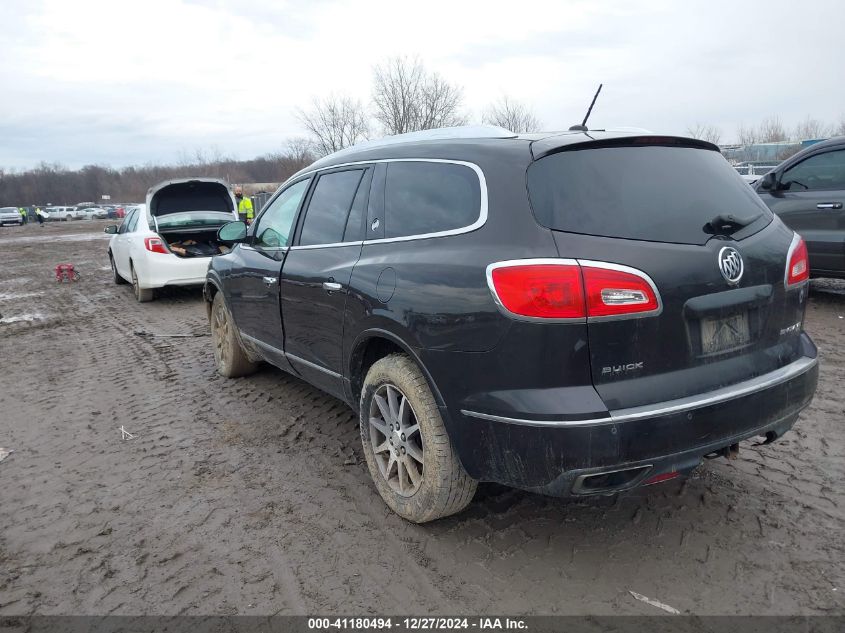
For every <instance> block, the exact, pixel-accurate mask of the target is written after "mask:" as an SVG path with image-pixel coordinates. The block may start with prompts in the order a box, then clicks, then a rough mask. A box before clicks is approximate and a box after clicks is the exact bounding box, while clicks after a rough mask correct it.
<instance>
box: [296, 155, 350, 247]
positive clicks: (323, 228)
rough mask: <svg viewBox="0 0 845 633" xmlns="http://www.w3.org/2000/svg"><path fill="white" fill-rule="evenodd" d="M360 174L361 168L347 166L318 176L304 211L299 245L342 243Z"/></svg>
mask: <svg viewBox="0 0 845 633" xmlns="http://www.w3.org/2000/svg"><path fill="white" fill-rule="evenodd" d="M363 175H364V170H363V169H351V170H347V171H336V172H332V173H328V174H323V175H321V176H320V179H319V180H318V181H317V184H316V186H315V187H314V193H313V194H311V200H310V202H309V203H308V209H307V211H306V212H305V221H304V222H303V224H302V231H301V233H300V236H299V245H300V246H312V245H317V244H336V243H339V242H343V234H344V231H345V229H346V223H347V220H348V218H349V212H350V210H351V209H352V202H353V200H354V198H355V192H356V191H358V185H359V184H360V183H361V176H363Z"/></svg>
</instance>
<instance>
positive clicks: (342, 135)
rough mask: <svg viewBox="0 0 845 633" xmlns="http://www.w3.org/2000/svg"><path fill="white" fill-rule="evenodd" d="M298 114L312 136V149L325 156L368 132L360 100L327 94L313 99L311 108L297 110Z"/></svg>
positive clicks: (363, 136) (367, 134)
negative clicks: (328, 95)
mask: <svg viewBox="0 0 845 633" xmlns="http://www.w3.org/2000/svg"><path fill="white" fill-rule="evenodd" d="M297 117H298V118H299V120H300V121H301V122H302V124H303V125H304V126H305V128H306V129H307V130H308V132H310V133H311V135H312V136H313V139H314V145H313V147H314V151H315V152H316V153H317V154H320V155H322V156H325V155H327V154H331V153H332V152H337V151H339V150H342V149H344V148H346V147H349V146H350V145H354V144H355V143H358V142H359V141H363V140H365V139H366V138H367V137H368V136H369V124H368V123H367V116H366V114H365V112H364V107H363V106H362V105H361V102H360V101H357V100H354V99H352V98H350V97H337V96H330V97H328V98H326V99H314V101H313V103H312V105H311V109H310V110H309V111H307V112H306V111H305V110H302V109H299V110H297Z"/></svg>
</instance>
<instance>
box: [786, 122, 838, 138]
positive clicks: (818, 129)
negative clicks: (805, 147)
mask: <svg viewBox="0 0 845 633" xmlns="http://www.w3.org/2000/svg"><path fill="white" fill-rule="evenodd" d="M832 133H833V126H832V125H828V124H827V123H822V122H821V121H819V120H818V119H812V118H810V116H807V118H806V119H804V120H803V121H801V123H799V124H798V125H796V126H795V140H796V141H805V140H807V139H816V138H827V137H828V136H830V135H831V134H832Z"/></svg>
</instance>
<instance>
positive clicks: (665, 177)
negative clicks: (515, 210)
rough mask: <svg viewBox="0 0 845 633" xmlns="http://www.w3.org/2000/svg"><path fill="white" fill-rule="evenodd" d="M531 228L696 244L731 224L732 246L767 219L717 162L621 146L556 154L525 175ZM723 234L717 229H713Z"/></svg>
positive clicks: (686, 150)
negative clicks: (729, 218)
mask: <svg viewBox="0 0 845 633" xmlns="http://www.w3.org/2000/svg"><path fill="white" fill-rule="evenodd" d="M528 194H529V197H530V199H531V206H532V208H533V209H534V215H535V216H536V218H537V221H538V222H539V223H540V224H542V225H543V226H546V227H549V228H551V229H554V230H557V231H567V232H570V233H583V234H587V235H599V236H604V237H618V238H626V239H634V240H649V241H653V242H676V243H682V244H704V243H705V242H707V240H708V239H710V238H711V237H712V235H713V232H714V229H713V228H712V227H713V224H710V223H711V221H713V220H716V219H717V218H719V217H720V216H721V217H722V218H724V217H725V216H733V218H734V219H736V220H738V223H735V224H734V225H733V226H732V227H731V228H729V229H723V230H727V231H729V232H730V235H731V236H732V237H733V238H734V239H742V238H743V237H748V236H749V235H752V234H754V233H756V232H757V231H759V230H761V229H762V228H764V227H765V226H766V225H768V224H769V222H771V219H772V214H771V212H770V211H769V209H768V207H766V205H765V204H764V203H763V201H762V200H760V199H759V197H758V196H757V194H756V193H755V192H754V190H753V189H752V188H751V187H750V186H749V185H748V183H746V182H745V181H744V180H743V179H742V178H741V177H740V176H739V175H738V174H737V173H736V171H735V170H734V169H733V168H732V167H731V166H730V165H729V164H728V162H727V161H726V160H725V159H724V158H723V157H722V155H721V154H719V153H718V152H715V151H712V150H706V149H698V148H691V147H665V146H633V147H632V146H626V147H602V148H594V149H581V150H570V151H563V152H559V153H557V154H552V155H551V156H547V157H545V158H541V159H540V160H538V161H536V162H535V163H533V164H532V165H531V166H530V167H529V168H528ZM716 223H718V224H719V225H720V226H724V222H716Z"/></svg>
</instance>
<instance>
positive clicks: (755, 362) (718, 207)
mask: <svg viewBox="0 0 845 633" xmlns="http://www.w3.org/2000/svg"><path fill="white" fill-rule="evenodd" d="M528 190H529V195H530V199H531V204H532V208H533V210H534V214H535V217H536V219H537V221H538V222H539V223H540V224H542V225H543V226H546V227H548V228H550V229H552V231H553V234H554V238H555V242H556V244H557V247H558V251H559V254H560V256H561V257H563V258H571V259H578V260H579V261H582V262H585V261H600V262H607V263H611V264H617V265H621V266H624V267H630V268H634V269H636V270H638V271H642V272H644V273H645V274H646V275H648V277H650V279H651V280H652V281H653V282H654V286H655V287H656V289H657V291H658V293H659V299H660V302H661V306H660V308H659V309H655V310H652V311H651V312H650V313H648V314H641V315H636V314H634V315H620V316H613V317H604V318H598V319H593V318H591V319H589V320H588V327H587V330H588V339H589V348H590V359H591V372H592V377H593V384H594V385H595V387H596V390H597V391H598V393H599V395H600V396H601V397H602V399H603V400H604V402H605V404H606V405H607V407H608V408H609V409H610V410H616V409H623V408H627V407H635V406H641V405H646V404H653V403H658V402H663V401H666V400H673V399H676V398H683V397H687V396H691V395H695V394H700V393H705V392H707V391H711V390H714V389H718V388H721V387H724V386H728V385H732V384H735V383H738V382H741V381H743V380H747V379H750V378H753V377H756V376H758V375H761V374H764V373H768V372H770V371H773V370H775V369H777V368H779V367H782V366H784V365H786V364H788V363H789V362H791V361H793V360H796V359H797V358H798V357H799V356H800V340H799V335H800V330H801V325H800V324H801V322H802V320H803V314H804V300H805V298H806V284H799V285H797V286H795V287H790V288H789V289H787V287H786V285H785V281H784V279H785V272H786V258H787V253H788V251H789V249H790V245H791V244H792V240H793V233H792V231H791V230H789V229H787V228H786V227H785V226H784V225H783V224H782V223H781V222H780V221H779V220H778V219H776V218H775V217H774V216H773V214H772V213H771V212H770V211H769V210H768V208H767V207H766V205H765V204H763V202H762V201H761V200H760V199H759V198H758V196H757V195H756V193H754V191H753V190H752V189H751V188H750V187H749V186H748V185H747V184H746V183H745V182H744V181H743V180H742V178H741V177H740V176H739V175H737V174H736V172H735V171H734V170H733V168H731V167H730V165H729V164H728V163H727V161H726V160H725V159H724V158H723V157H722V156H721V154H720V153H719V152H718V149H717V148H716V147H715V146H713V145H710V144H707V143H702V142H700V141H695V140H692V139H679V138H671V137H628V138H622V139H612V140H601V141H588V142H586V143H579V144H576V145H568V146H565V147H563V148H560V149H557V150H552V151H548V152H547V153H545V154H544V155H541V156H539V157H538V160H536V161H535V162H534V163H533V164H532V165H531V167H530V168H529V170H528ZM731 249H735V252H736V253H735V254H732V250H731ZM736 254H738V255H739V258H741V264H740V261H739V258H737V257H736V256H735V255H736ZM720 260H725V263H724V265H723V266H721V267H720ZM582 265H583V263H582ZM740 266H741V271H740V270H739V268H740ZM722 268H724V269H725V270H726V274H723V273H722ZM740 272H741V274H740ZM726 275H727V276H726ZM728 277H730V278H731V279H730V280H729V279H728Z"/></svg>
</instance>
